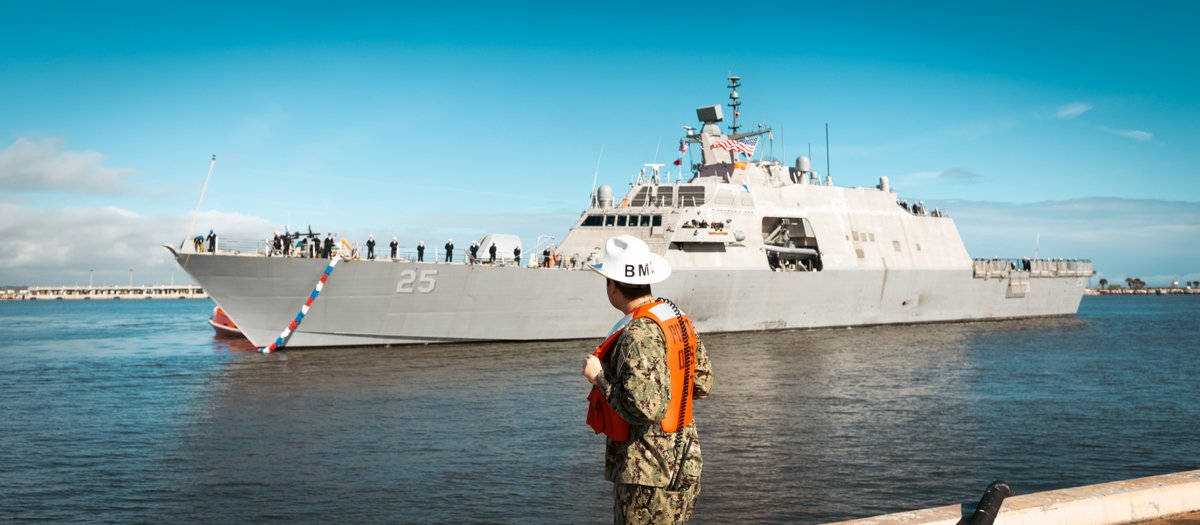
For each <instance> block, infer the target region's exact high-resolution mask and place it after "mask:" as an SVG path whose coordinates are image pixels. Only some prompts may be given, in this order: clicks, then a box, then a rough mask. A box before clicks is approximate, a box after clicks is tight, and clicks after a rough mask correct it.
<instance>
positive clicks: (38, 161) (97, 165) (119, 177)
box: [0, 138, 136, 193]
mask: <svg viewBox="0 0 1200 525" xmlns="http://www.w3.org/2000/svg"><path fill="white" fill-rule="evenodd" d="M103 164H104V155H101V154H100V153H97V152H95V151H68V150H66V149H64V145H63V143H62V141H61V140H56V139H44V140H30V139H26V138H18V139H17V140H16V141H14V142H13V143H12V144H11V145H9V146H8V147H6V148H4V149H0V189H4V190H11V191H64V192H72V193H118V192H121V191H125V189H126V188H125V187H124V185H123V182H124V180H125V179H126V178H128V177H130V176H133V175H134V174H135V173H136V172H135V171H134V170H131V169H126V168H109V167H105V166H104V165H103Z"/></svg>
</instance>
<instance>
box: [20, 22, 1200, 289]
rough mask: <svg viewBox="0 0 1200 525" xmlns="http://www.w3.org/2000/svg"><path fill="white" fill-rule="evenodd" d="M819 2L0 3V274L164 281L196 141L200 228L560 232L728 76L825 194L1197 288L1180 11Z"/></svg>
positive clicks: (424, 234)
mask: <svg viewBox="0 0 1200 525" xmlns="http://www.w3.org/2000/svg"><path fill="white" fill-rule="evenodd" d="M826 4H830V3H829V2H824V3H784V4H779V5H773V4H768V3H762V4H739V5H737V6H731V5H730V4H729V3H727V2H726V3H703V2H701V3H696V2H689V3H684V4H680V3H670V4H662V5H647V4H645V3H642V4H634V3H628V4H622V3H598V4H597V5H587V6H580V5H574V4H573V3H561V5H542V4H519V3H518V4H503V3H501V4H496V3H484V4H470V3H454V4H445V5H438V4H428V5H418V6H408V5H403V6H401V5H398V4H394V3H377V4H370V3H362V4H356V5H333V4H329V3H315V2H314V3H304V2H294V3H290V4H288V5H287V6H286V7H282V6H275V7H261V6H253V5H245V4H240V3H239V4H232V3H220V2H204V3H195V4H186V5H175V4H172V3H168V4H162V3H146V4H136V3H125V4H121V5H117V6H112V5H96V4H90V3H49V2H46V3H42V4H41V5H24V4H21V5H9V6H6V8H5V19H6V23H5V31H3V32H0V238H3V239H5V240H6V241H7V242H6V244H7V245H8V246H9V249H8V250H4V251H0V283H30V284H51V283H68V284H69V283H73V282H77V281H79V280H80V279H81V278H82V279H86V275H87V270H88V269H97V271H98V272H99V273H100V275H103V276H106V277H103V278H105V279H108V280H111V281H112V282H124V281H125V280H127V279H128V269H129V268H131V267H132V268H135V270H136V278H135V281H137V282H143V283H156V282H165V281H166V280H167V279H169V278H170V275H169V274H170V272H171V270H172V269H173V264H172V263H171V262H170V261H169V260H168V259H167V257H166V252H165V250H162V249H161V248H160V247H159V245H160V244H161V243H163V242H178V240H179V239H181V238H182V237H183V236H184V234H185V233H186V230H187V224H188V222H189V219H190V213H191V211H192V210H193V208H194V207H195V205H196V200H197V197H198V196H199V191H200V186H201V183H202V182H203V179H204V175H205V173H206V171H207V168H208V159H209V156H210V155H211V154H214V153H215V154H217V155H218V163H217V168H216V170H215V172H214V175H213V180H212V183H211V184H210V186H209V188H208V191H207V195H206V198H205V201H204V206H203V210H204V211H203V214H202V216H201V219H200V223H201V227H204V228H208V227H215V228H217V229H218V230H219V232H226V235H227V236H232V237H239V236H240V237H246V238H250V237H255V236H258V237H262V236H266V235H269V233H270V230H271V229H274V228H277V227H282V226H285V225H286V224H288V223H289V221H290V224H291V225H292V226H293V227H296V226H299V227H303V226H305V225H308V224H312V225H313V227H314V228H315V229H317V230H318V231H325V230H328V229H334V230H336V231H338V232H339V233H343V234H345V235H347V236H349V237H351V238H364V239H365V237H366V235H367V234H374V235H375V236H376V237H382V238H388V237H391V236H397V237H399V238H400V242H401V244H402V245H405V246H411V245H414V244H415V243H416V242H417V241H418V240H425V241H426V242H427V243H429V242H437V243H438V244H440V243H441V242H444V240H445V238H446V237H448V236H454V237H457V238H459V239H464V240H465V239H470V238H475V237H478V236H479V235H482V234H483V233H486V232H489V231H496V232H512V233H518V234H520V235H522V237H523V238H525V241H526V243H527V244H532V242H533V239H534V237H536V236H537V235H539V234H550V235H556V236H559V237H560V238H561V236H562V235H564V234H565V232H566V229H567V228H568V227H569V226H570V224H571V222H572V221H573V219H574V218H575V217H577V216H578V213H579V212H580V211H581V210H582V209H583V208H584V207H585V206H586V203H587V196H588V191H589V190H590V188H591V183H592V176H593V174H594V172H595V170H596V166H597V161H599V167H600V171H599V180H600V182H601V183H607V184H611V185H613V186H614V187H615V188H617V189H618V192H620V191H621V190H622V189H623V188H625V187H627V184H628V182H629V181H630V180H631V179H632V178H633V176H635V175H636V172H637V170H638V168H639V167H641V165H642V164H644V163H647V162H652V161H655V160H657V161H659V162H664V161H665V162H669V160H670V158H671V155H672V153H671V152H672V151H673V149H674V147H675V144H676V143H677V141H678V139H679V136H680V134H681V132H682V128H681V126H683V125H694V124H695V115H694V109H695V108H696V107H698V106H702V105H710V104H716V103H722V104H723V103H724V102H725V101H726V98H725V97H726V94H727V92H726V90H725V88H724V85H725V80H724V78H725V76H726V75H727V74H728V73H729V72H730V71H732V72H733V73H735V74H738V75H740V76H742V77H743V79H744V86H743V88H741V90H740V91H741V94H742V95H743V102H744V105H743V107H742V115H743V120H744V121H746V123H748V124H750V125H754V124H757V123H763V124H767V125H770V126H772V127H773V128H774V129H775V130H777V133H776V134H775V139H776V140H775V144H774V145H764V146H766V147H768V148H771V149H770V151H773V152H774V155H775V156H776V157H779V158H782V159H785V160H787V161H788V162H789V163H790V159H792V158H794V157H795V156H796V155H797V154H800V153H806V152H807V149H808V145H809V144H810V143H811V145H812V152H813V164H814V166H815V167H816V168H817V169H818V170H819V171H825V166H826V160H827V159H826V156H825V153H824V140H825V135H824V129H825V128H824V127H825V124H826V123H829V127H830V140H831V146H830V151H831V155H830V157H831V158H829V159H828V160H829V165H830V167H831V170H830V172H831V173H832V175H833V177H834V180H835V182H836V183H838V184H840V185H849V186H870V185H874V184H875V183H876V181H877V180H878V177H879V176H881V175H886V176H888V177H889V178H890V179H891V182H892V185H893V187H895V188H897V190H898V192H899V193H900V195H901V196H902V197H903V198H906V199H908V200H924V201H925V202H927V203H931V204H933V205H942V206H944V207H947V208H949V210H950V212H951V213H952V214H953V215H955V217H956V220H957V221H958V226H959V229H960V231H962V233H963V236H964V240H965V241H966V243H967V247H968V249H969V250H970V251H971V252H972V253H973V254H974V255H977V256H989V257H990V256H993V255H997V256H1014V257H1020V256H1026V255H1031V254H1032V250H1033V245H1034V239H1035V238H1038V237H1040V239H1041V242H1040V253H1041V255H1043V256H1057V257H1078V258H1091V259H1093V260H1094V261H1096V264H1097V267H1098V269H1099V271H1100V272H1101V273H1102V274H1103V275H1105V276H1108V277H1109V278H1110V280H1120V279H1122V278H1124V277H1126V276H1138V277H1142V278H1144V279H1146V280H1147V281H1151V282H1155V281H1158V282H1163V281H1165V280H1170V279H1172V278H1178V279H1181V280H1194V279H1200V255H1198V254H1200V250H1197V249H1196V248H1195V246H1197V245H1198V244H1200V184H1197V183H1196V182H1195V181H1194V178H1195V175H1196V174H1197V167H1196V166H1197V164H1198V163H1197V161H1200V153H1197V145H1200V124H1197V123H1198V122H1200V95H1198V93H1200V77H1198V75H1197V71H1200V64H1198V62H1200V59H1198V58H1197V57H1200V37H1197V36H1196V33H1195V31H1194V27H1195V26H1196V25H1197V22H1200V5H1198V4H1193V3H1187V2H1162V3H1159V2H1137V3H1133V2H1127V3H1114V2H1055V3H1052V4H1051V5H1043V4H1046V3H1042V2H1006V3H1003V4H997V5H993V6H981V5H976V4H973V3H961V2H953V3H951V2H946V3H939V2H932V3H883V2H880V3H874V2H847V3H840V5H826ZM601 151H603V155H601ZM656 151H657V155H656ZM960 211H961V212H960ZM998 225H999V226H998ZM360 240H361V239H360ZM160 252H161V253H160Z"/></svg>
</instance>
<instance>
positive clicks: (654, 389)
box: [596, 318, 712, 487]
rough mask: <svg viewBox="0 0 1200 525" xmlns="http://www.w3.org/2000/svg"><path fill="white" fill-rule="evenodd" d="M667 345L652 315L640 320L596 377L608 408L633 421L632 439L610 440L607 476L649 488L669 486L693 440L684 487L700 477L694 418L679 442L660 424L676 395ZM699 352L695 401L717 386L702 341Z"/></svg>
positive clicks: (607, 450) (699, 458) (626, 333)
mask: <svg viewBox="0 0 1200 525" xmlns="http://www.w3.org/2000/svg"><path fill="white" fill-rule="evenodd" d="M666 348H667V342H666V338H665V336H664V335H663V332H662V329H660V328H659V327H658V325H657V324H655V323H654V321H652V320H650V319H648V318H638V319H635V320H633V321H632V322H630V323H629V325H628V326H626V327H625V333H623V334H621V338H620V339H619V340H618V341H617V346H616V347H615V348H614V349H613V350H612V351H610V352H609V354H608V356H607V357H608V359H607V360H606V361H607V362H604V363H602V364H603V368H604V373H602V374H600V375H599V376H597V377H596V386H597V387H599V388H600V391H601V392H603V393H604V397H605V399H607V400H608V404H609V406H611V407H612V408H613V409H614V410H616V411H617V413H618V414H620V415H621V417H623V418H624V419H625V421H627V422H628V423H629V441H625V442H617V441H612V440H607V448H606V451H605V452H606V453H605V458H604V478H605V479H607V480H609V481H612V482H614V483H629V484H633V485H646V486H650V487H665V486H667V485H669V484H670V482H671V478H672V477H673V476H674V475H675V471H676V470H677V469H678V465H679V463H678V458H679V455H680V454H681V453H682V452H683V448H685V444H686V443H687V441H688V440H689V439H690V440H691V442H692V444H691V446H690V447H689V448H688V454H687V456H688V457H687V459H686V461H685V463H684V469H683V483H682V484H681V486H683V487H687V486H690V485H691V484H692V483H695V482H696V481H698V480H699V479H700V470H701V468H702V467H703V460H702V459H701V455H700V441H699V438H698V435H697V432H696V424H695V421H693V422H692V424H690V425H688V426H687V427H686V428H684V429H683V439H682V440H680V441H678V442H677V441H676V433H666V432H663V429H662V426H661V425H660V424H659V421H660V420H662V418H663V417H665V416H666V414H667V405H668V403H669V402H670V396H671V390H670V389H671V384H670V383H671V375H670V371H669V370H668V368H667V360H666ZM695 351H696V378H695V383H694V388H693V393H694V394H693V399H701V398H704V397H705V396H707V395H708V393H709V392H710V391H711V390H712V363H710V362H709V360H708V351H707V350H705V348H704V342H703V341H700V342H699V343H698V344H697V345H696V348H695ZM693 413H694V414H698V413H699V411H696V410H693Z"/></svg>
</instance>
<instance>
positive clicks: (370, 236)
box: [367, 235, 375, 241]
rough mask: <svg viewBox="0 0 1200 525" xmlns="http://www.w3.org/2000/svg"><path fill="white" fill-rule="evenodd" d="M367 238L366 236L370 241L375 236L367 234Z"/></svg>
mask: <svg viewBox="0 0 1200 525" xmlns="http://www.w3.org/2000/svg"><path fill="white" fill-rule="evenodd" d="M367 238H368V239H371V240H372V241H373V240H375V236H374V235H368V236H367Z"/></svg>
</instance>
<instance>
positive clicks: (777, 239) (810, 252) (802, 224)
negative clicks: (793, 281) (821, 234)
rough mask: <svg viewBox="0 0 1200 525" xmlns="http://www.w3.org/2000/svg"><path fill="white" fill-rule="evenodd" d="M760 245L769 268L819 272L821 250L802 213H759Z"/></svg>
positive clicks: (821, 265) (786, 270)
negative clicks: (782, 215) (789, 214)
mask: <svg viewBox="0 0 1200 525" xmlns="http://www.w3.org/2000/svg"><path fill="white" fill-rule="evenodd" d="M762 234H763V249H764V251H766V257H767V263H768V264H770V265H771V269H773V270H777V271H782V272H819V271H821V269H822V268H823V267H824V265H823V264H821V250H820V247H819V246H818V245H817V234H816V233H815V232H814V231H813V228H812V224H811V223H809V222H808V219H806V218H803V217H763V224H762Z"/></svg>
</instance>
